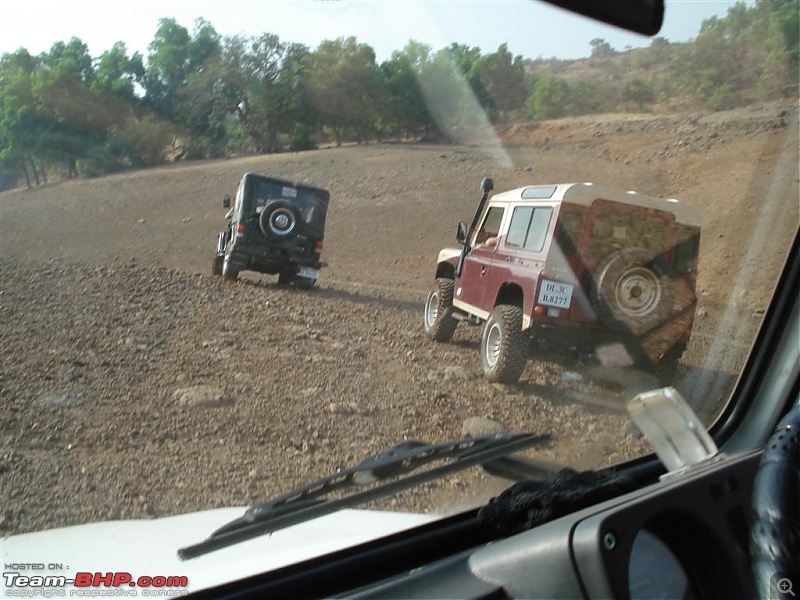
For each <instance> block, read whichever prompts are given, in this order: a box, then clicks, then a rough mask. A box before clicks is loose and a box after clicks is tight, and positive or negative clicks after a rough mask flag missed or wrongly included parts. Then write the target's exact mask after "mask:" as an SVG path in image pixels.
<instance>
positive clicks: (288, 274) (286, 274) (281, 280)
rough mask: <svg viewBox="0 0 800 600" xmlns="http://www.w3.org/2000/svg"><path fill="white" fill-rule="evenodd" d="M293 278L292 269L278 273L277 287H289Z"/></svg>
mask: <svg viewBox="0 0 800 600" xmlns="http://www.w3.org/2000/svg"><path fill="white" fill-rule="evenodd" d="M293 277H294V270H293V269H284V270H283V271H281V272H280V273H278V285H289V284H290V283H292V278H293Z"/></svg>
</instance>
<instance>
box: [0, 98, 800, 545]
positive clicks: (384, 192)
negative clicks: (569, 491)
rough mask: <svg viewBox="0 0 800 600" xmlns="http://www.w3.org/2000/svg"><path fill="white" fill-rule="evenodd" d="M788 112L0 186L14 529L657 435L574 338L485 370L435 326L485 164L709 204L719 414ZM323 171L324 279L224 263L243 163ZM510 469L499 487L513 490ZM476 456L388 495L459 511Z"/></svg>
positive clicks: (634, 119)
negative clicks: (379, 454) (574, 347)
mask: <svg viewBox="0 0 800 600" xmlns="http://www.w3.org/2000/svg"><path fill="white" fill-rule="evenodd" d="M795 118H796V108H791V107H789V108H787V107H780V106H770V107H762V108H758V109H749V110H746V111H738V112H735V113H715V114H702V115H667V116H642V115H635V116H616V115H615V116H606V117H596V118H584V119H566V120H560V121H553V122H546V123H542V124H539V125H538V126H536V127H533V126H531V127H515V128H511V129H509V130H506V131H502V132H501V133H500V135H501V140H502V142H503V144H504V147H503V150H502V151H499V150H498V148H497V147H494V149H492V146H491V145H488V144H487V145H482V146H474V147H469V146H431V145H405V144H403V145H400V144H398V145H369V146H361V147H348V148H339V149H326V150H318V151H314V152H307V153H302V154H286V155H275V156H260V157H248V158H240V159H232V160H226V161H208V162H202V163H188V164H176V165H171V166H167V167H163V168H158V169H152V170H148V171H139V172H133V173H124V174H119V175H115V176H110V177H105V178H100V179H95V180H81V181H67V182H61V183H56V184H51V185H48V186H45V187H42V188H38V189H34V190H17V191H13V192H7V193H4V194H2V196H0V234H2V235H1V237H0V353H1V356H2V366H1V367H0V489H2V490H3V496H4V502H3V503H2V506H1V507H0V510H2V513H1V514H0V528H1V529H0V531H2V532H3V533H4V534H9V533H17V532H24V531H31V530H39V529H44V528H50V527H55V526H63V525H71V524H76V523H82V522H87V521H95V520H105V519H118V518H152V517H157V516H165V515H170V514H175V513H181V512H187V511H191V510H197V509H204V508H211V507H217V506H229V505H248V504H251V503H255V502H257V501H260V500H265V499H267V498H269V497H271V496H274V495H276V494H278V493H280V492H282V491H286V490H287V489H289V488H290V487H292V486H296V485H299V484H301V483H304V482H308V481H309V480H311V479H313V478H316V477H320V476H323V475H325V474H327V473H329V472H331V471H332V470H334V469H335V468H337V467H340V466H347V465H350V464H352V463H354V462H357V461H359V460H361V459H362V458H363V457H365V456H366V455H367V454H369V453H372V452H376V451H378V450H380V449H383V448H385V447H387V446H390V445H393V444H395V443H397V442H399V441H402V440H404V439H420V440H425V441H441V440H445V439H450V438H455V437H459V436H461V435H462V434H464V433H471V432H474V431H476V430H478V429H481V428H486V427H492V426H496V424H500V425H499V426H502V427H503V428H507V429H509V430H519V431H523V430H524V431H534V432H548V433H550V434H551V435H552V439H551V440H550V441H549V442H548V443H546V444H543V445H542V446H541V447H539V448H537V449H536V450H535V451H533V452H532V455H533V456H536V457H538V458H542V459H545V460H548V461H551V462H553V463H559V464H565V465H570V466H573V467H575V468H593V467H599V466H604V465H608V464H612V463H614V462H618V461H620V460H622V459H624V458H626V457H630V456H634V455H636V454H639V453H641V452H643V451H644V450H645V449H646V445H645V443H644V442H643V440H642V439H641V438H640V436H638V434H637V432H636V430H635V428H634V427H633V426H632V425H631V424H630V422H629V420H628V419H627V417H626V416H625V415H624V411H623V410H622V402H623V401H624V398H625V397H626V395H627V394H629V393H631V391H635V390H634V388H637V387H641V386H646V385H648V384H649V383H650V382H649V381H648V380H647V379H642V378H641V377H637V376H636V375H635V374H630V373H628V374H625V375H624V376H623V377H621V378H617V379H609V378H606V379H604V380H602V381H598V380H597V379H594V378H592V377H590V376H591V374H592V373H593V371H592V367H593V365H592V364H591V363H582V362H580V361H579V360H578V358H577V357H576V356H574V355H573V354H571V353H562V352H554V353H552V354H551V353H548V354H547V355H544V356H543V355H541V353H540V354H537V356H535V357H532V360H531V361H530V362H529V363H528V367H527V369H526V371H525V372H524V374H523V376H522V378H521V381H520V383H519V384H518V385H513V386H504V385H497V384H490V383H487V382H486V381H484V380H483V379H482V378H481V376H480V372H479V361H478V355H477V348H478V341H479V335H480V332H479V330H478V329H477V328H465V329H463V330H462V329H459V330H458V331H457V333H456V336H455V339H454V342H453V343H452V344H446V345H437V344H434V343H432V342H431V341H429V340H428V339H427V338H426V337H425V335H424V333H423V330H422V302H423V300H424V296H425V293H426V291H427V288H428V286H429V284H430V282H431V276H432V269H433V266H434V263H435V258H436V254H437V252H438V250H439V249H440V248H441V247H443V246H447V245H451V244H452V237H453V234H454V231H455V223H456V221H457V220H458V219H467V218H469V217H470V216H471V213H472V210H474V205H475V202H476V200H477V197H478V183H479V182H480V180H481V178H482V177H483V176H485V175H490V176H492V177H493V178H494V180H495V184H496V187H497V189H498V190H503V189H510V188H512V187H516V186H518V185H522V184H528V183H552V182H558V181H595V182H597V183H603V184H607V185H611V186H614V187H620V188H623V189H636V190H638V191H641V192H644V193H649V194H654V195H661V196H667V197H677V198H680V199H681V200H684V201H686V202H688V203H690V204H693V205H695V206H697V207H698V208H699V209H700V210H701V212H702V214H703V220H704V228H703V237H702V242H701V265H700V273H699V278H698V282H699V292H700V306H699V309H698V317H697V321H696V327H695V331H694V335H693V338H692V343H691V345H690V348H689V350H688V351H687V353H686V354H685V355H684V358H683V361H682V365H681V368H680V370H679V373H678V376H679V377H678V379H677V380H676V385H678V387H679V388H680V389H682V391H684V392H685V393H686V395H687V396H688V397H689V398H690V400H691V402H692V403H693V405H694V406H695V408H696V409H697V410H698V412H700V413H701V415H702V416H703V418H704V419H706V421H710V420H711V419H712V418H713V416H714V414H716V412H718V410H719V407H720V406H721V405H722V404H723V403H724V400H725V399H726V398H727V396H728V395H729V393H730V390H731V389H732V387H733V384H734V383H735V380H736V375H737V373H738V372H739V369H740V368H741V365H742V364H743V362H744V360H745V358H746V354H747V349H748V347H749V344H750V341H751V340H752V337H753V334H754V332H755V331H756V328H757V327H758V324H759V323H760V321H761V319H762V318H763V315H764V311H765V308H766V306H767V302H768V299H769V293H770V290H771V285H772V282H774V279H775V277H776V274H777V273H778V271H779V269H780V267H781V265H782V261H783V258H784V256H785V249H786V247H787V246H788V240H790V239H791V238H792V237H793V236H794V235H795V232H796V227H797V222H798V217H797V198H798V177H797V166H798V165H797V124H796V121H795V120H794V119H795ZM250 170H252V171H259V172H265V173H270V174H274V175H277V176H282V177H288V178H294V179H301V180H305V181H308V182H311V183H314V184H317V185H321V186H324V187H327V188H328V189H330V191H331V197H332V202H331V206H330V211H329V217H328V228H327V236H326V240H325V249H324V258H325V260H327V262H328V265H327V266H326V268H325V269H324V270H323V275H322V280H321V281H320V284H319V286H318V287H317V288H316V289H314V290H310V291H303V290H299V289H294V288H284V287H278V286H277V283H276V279H277V278H276V277H271V276H265V275H259V274H255V273H243V274H242V277H241V278H240V281H239V282H237V283H236V284H226V283H225V282H223V281H222V280H221V279H219V278H215V277H212V276H211V275H210V264H211V258H212V254H213V249H214V244H215V237H216V233H217V232H218V231H219V230H220V229H221V227H222V226H223V223H224V221H223V214H224V210H223V209H222V207H221V204H220V199H221V197H222V195H223V194H224V193H232V192H233V190H234V189H235V186H236V183H237V181H238V179H239V177H240V176H241V174H242V173H243V172H245V171H250ZM506 484H507V483H506ZM503 485H505V484H504V483H503V482H502V481H498V480H493V479H491V478H489V477H488V476H485V475H482V474H480V473H477V472H472V473H468V474H464V475H462V476H458V477H455V478H452V479H450V480H448V481H446V482H436V483H434V484H431V485H428V486H426V487H424V488H423V489H420V490H417V491H415V492H414V493H411V494H408V495H406V496H403V497H400V498H399V499H395V500H393V501H391V502H389V505H390V506H396V507H398V508H403V509H414V510H421V509H426V508H430V507H432V506H437V507H440V508H441V507H445V510H447V509H448V508H449V509H452V508H453V507H454V506H457V505H458V502H460V501H461V499H464V498H473V499H474V498H478V497H482V498H485V497H486V495H487V494H493V493H496V492H497V491H498V490H499V489H502V486H503Z"/></svg>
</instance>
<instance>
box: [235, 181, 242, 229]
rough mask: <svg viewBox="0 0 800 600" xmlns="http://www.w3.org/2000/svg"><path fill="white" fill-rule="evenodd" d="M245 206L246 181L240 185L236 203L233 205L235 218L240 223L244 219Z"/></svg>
mask: <svg viewBox="0 0 800 600" xmlns="http://www.w3.org/2000/svg"><path fill="white" fill-rule="evenodd" d="M243 204H244V181H241V182H240V183H239V187H238V188H237V190H236V201H235V202H234V204H233V214H234V218H235V219H236V220H237V221H238V220H240V219H241V218H242V216H243V215H242V205H243Z"/></svg>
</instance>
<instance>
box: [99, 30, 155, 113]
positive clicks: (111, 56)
mask: <svg viewBox="0 0 800 600" xmlns="http://www.w3.org/2000/svg"><path fill="white" fill-rule="evenodd" d="M144 73H145V70H144V62H143V61H142V55H141V54H139V53H138V52H136V53H134V54H133V56H131V57H128V51H127V48H126V47H125V44H124V43H122V42H117V43H116V44H114V45H113V46H112V47H111V50H107V51H105V52H103V54H101V55H100V59H99V60H98V61H97V65H96V67H95V72H94V79H93V81H92V88H93V89H95V90H97V91H100V92H104V93H108V94H113V95H115V96H119V97H120V98H123V99H125V100H127V101H129V102H131V103H136V102H138V98H137V96H136V86H137V85H140V84H141V83H142V82H143V81H144Z"/></svg>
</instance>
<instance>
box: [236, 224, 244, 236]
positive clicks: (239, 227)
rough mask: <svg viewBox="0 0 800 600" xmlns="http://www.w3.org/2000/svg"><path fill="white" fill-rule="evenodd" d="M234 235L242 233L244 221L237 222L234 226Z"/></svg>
mask: <svg viewBox="0 0 800 600" xmlns="http://www.w3.org/2000/svg"><path fill="white" fill-rule="evenodd" d="M236 235H244V223H239V224H238V225H237V226H236Z"/></svg>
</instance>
